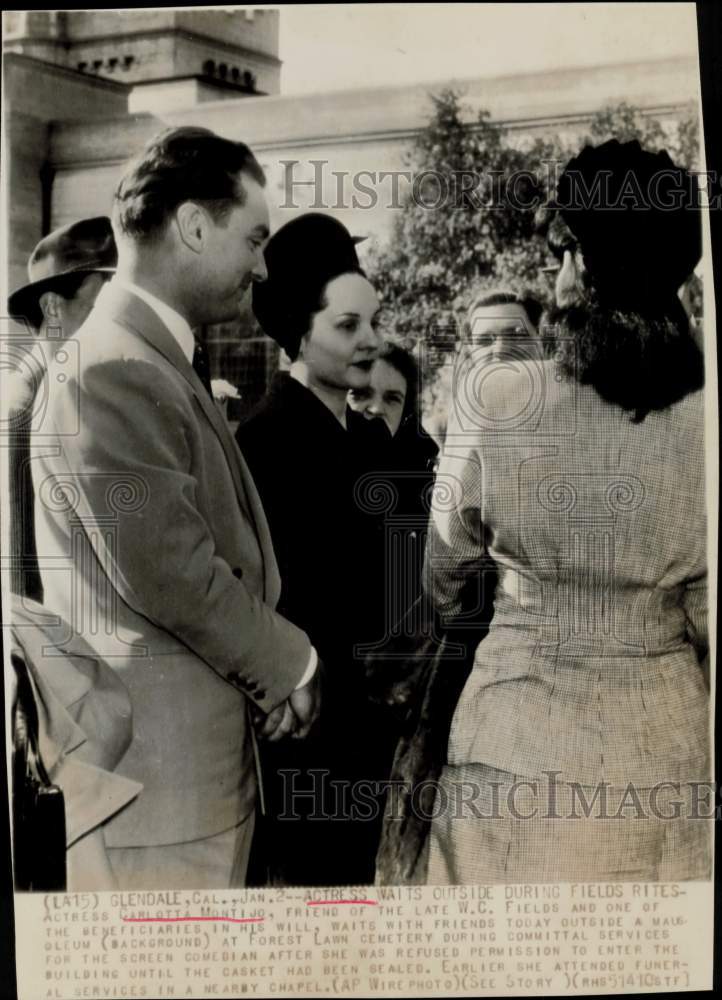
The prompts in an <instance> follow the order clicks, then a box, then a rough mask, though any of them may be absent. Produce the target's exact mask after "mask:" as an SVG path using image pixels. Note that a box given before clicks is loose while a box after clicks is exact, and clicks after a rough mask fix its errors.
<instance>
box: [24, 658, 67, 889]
mask: <svg viewBox="0 0 722 1000" xmlns="http://www.w3.org/2000/svg"><path fill="white" fill-rule="evenodd" d="M11 661H12V666H13V669H14V671H15V676H16V678H17V697H16V701H15V705H14V708H13V715H12V727H13V754H12V771H13V794H12V810H13V868H14V876H15V888H16V890H17V891H19V892H27V891H36V892H63V891H64V890H65V888H66V863H65V801H64V799H63V793H62V790H61V789H60V788H58V786H57V785H53V784H52V783H51V781H50V779H49V777H48V774H47V771H46V770H45V767H44V765H43V762H42V760H41V758H40V753H39V751H38V712H37V706H36V704H35V697H34V694H33V688H32V685H31V683H30V679H29V677H28V673H27V667H26V664H25V662H24V660H23V658H22V656H19V655H17V654H16V653H13V654H12V656H11Z"/></svg>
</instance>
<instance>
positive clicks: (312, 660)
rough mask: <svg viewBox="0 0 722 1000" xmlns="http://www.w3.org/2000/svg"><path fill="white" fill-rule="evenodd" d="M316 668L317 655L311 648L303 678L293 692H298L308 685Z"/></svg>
mask: <svg viewBox="0 0 722 1000" xmlns="http://www.w3.org/2000/svg"><path fill="white" fill-rule="evenodd" d="M317 666H318V653H317V652H316V650H315V649H314V648H313V646H311V655H310V656H309V658H308V666H307V667H306V670H305V672H304V675H303V677H302V678H301V680H300V681H299V682H298V684H297V685H296V687H295V688H294V690H295V691H298V689H299V688H302V687H305V686H306V685H307V684H308V682H309V681H310V680H311V678H312V677H313V675H314V674H315V673H316V667H317Z"/></svg>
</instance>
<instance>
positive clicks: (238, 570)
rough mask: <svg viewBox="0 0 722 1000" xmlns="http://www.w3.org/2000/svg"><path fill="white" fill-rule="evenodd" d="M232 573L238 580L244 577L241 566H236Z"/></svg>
mask: <svg viewBox="0 0 722 1000" xmlns="http://www.w3.org/2000/svg"><path fill="white" fill-rule="evenodd" d="M232 573H233V575H234V576H235V578H236V580H240V579H241V577H242V576H243V570H242V569H241V567H240V566H236V568H235V569H234V570H232Z"/></svg>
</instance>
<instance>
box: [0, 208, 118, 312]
mask: <svg viewBox="0 0 722 1000" xmlns="http://www.w3.org/2000/svg"><path fill="white" fill-rule="evenodd" d="M117 263H118V250H117V248H116V246H115V239H114V238H113V229H112V226H111V224H110V219H109V218H108V217H107V216H105V215H100V216H96V217H95V218H92V219H82V220H81V221H80V222H73V223H71V224H70V225H69V226H61V227H60V228H59V229H55V230H53V232H52V233H49V234H48V235H47V236H44V237H43V238H42V240H40V242H39V243H38V245H37V246H36V247H35V249H34V250H33V252H32V254H31V256H30V260H29V261H28V278H29V279H30V280H29V283H28V284H27V285H23V286H22V288H18V289H17V291H15V292H13V293H12V295H11V296H10V297H9V299H8V312H9V313H10V315H11V316H13V317H15V318H17V319H21V318H25V319H27V320H28V321H29V322H30V323H31V324H32V325H33V326H34V327H36V328H38V327H40V325H41V324H42V321H43V313H42V310H41V308H40V305H39V302H40V296H41V295H42V294H43V293H44V292H48V291H56V290H57V291H60V292H62V288H63V283H64V281H66V280H67V279H68V278H69V277H70V276H76V275H78V276H79V275H82V274H93V273H94V272H101V273H110V274H112V273H114V272H115V269H116V266H117Z"/></svg>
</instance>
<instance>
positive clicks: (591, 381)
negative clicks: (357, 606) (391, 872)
mask: <svg viewBox="0 0 722 1000" xmlns="http://www.w3.org/2000/svg"><path fill="white" fill-rule="evenodd" d="M548 221H549V220H548ZM547 238H548V242H549V245H550V247H551V249H552V250H553V251H554V253H555V255H556V256H557V258H558V260H559V261H560V264H561V267H560V270H559V275H558V279H557V283H556V310H555V311H554V313H553V314H552V317H551V318H552V322H553V323H555V325H556V335H557V354H556V358H555V359H553V360H552V359H550V360H541V359H538V360H536V359H532V358H530V359H529V360H528V361H526V362H524V363H523V364H519V365H517V370H512V369H509V368H508V366H506V367H500V368H499V370H498V372H497V373H496V374H495V375H494V377H493V378H492V377H491V376H490V377H489V378H487V379H486V380H484V381H483V383H482V382H481V381H480V380H479V379H478V377H477V376H478V372H476V373H475V372H473V371H470V373H469V377H468V379H467V381H466V382H465V384H463V385H459V384H457V385H456V387H455V389H456V393H457V399H458V396H459V394H461V393H464V400H463V401H464V404H465V405H464V407H463V412H462V408H461V407H459V409H458V412H457V413H456V415H455V416H454V418H453V419H452V420H450V422H449V429H448V432H447V449H446V453H445V454H444V457H443V458H442V461H441V464H440V467H439V472H438V474H437V484H438V483H440V484H441V489H440V502H439V504H438V505H437V507H436V509H435V510H434V512H433V517H432V528H431V532H430V542H431V544H430V547H429V550H428V552H429V567H430V570H431V580H430V583H431V590H432V593H433V597H434V600H435V604H436V607H437V610H438V611H439V613H440V614H444V615H453V614H454V612H455V611H458V608H459V604H460V599H459V595H460V589H461V586H462V584H463V582H464V580H465V578H467V576H468V574H469V572H470V571H471V568H472V567H473V565H474V562H475V559H476V558H477V557H478V556H479V555H480V554H481V553H484V552H488V553H489V554H490V556H491V557H492V559H493V560H494V562H495V563H496V566H497V569H498V584H497V587H496V595H495V604H494V618H493V620H492V622H491V627H490V630H489V633H488V635H487V636H486V637H485V638H484V639H483V640H482V641H481V642H480V643H479V645H478V647H477V649H476V654H475V658H474V666H473V669H472V671H471V674H470V676H469V678H468V680H467V682H466V684H465V686H464V689H463V692H462V694H461V697H460V699H459V702H458V705H457V707H456V712H455V714H454V719H453V723H452V726H451V733H450V738H449V743H448V758H447V759H448V764H447V766H446V767H445V768H444V771H443V773H442V778H441V782H440V784H439V787H438V789H437V801H436V807H435V811H434V818H433V820H432V825H431V837H430V852H429V865H428V872H427V880H428V882H429V883H431V884H440V883H489V882H500V883H509V882H557V881H570V882H579V881H593V882H603V881H604V882H606V881H610V882H621V881H667V880H669V881H680V880H682V879H695V880H696V879H705V878H708V877H709V873H710V830H709V826H708V824H707V823H705V822H704V820H703V817H704V814H705V812H706V811H707V810H706V809H705V808H704V807H702V808H700V790H701V789H702V788H704V789H705V791H704V793H703V795H702V797H703V798H704V797H705V796H708V795H709V794H710V791H711V788H710V786H709V785H708V784H707V783H708V782H709V778H710V762H709V696H708V689H707V685H706V682H705V672H706V668H707V663H708V632H707V532H706V520H705V510H706V497H705V461H704V460H705V446H704V413H705V401H704V396H703V392H702V386H703V380H704V364H703V358H702V355H701V352H700V350H699V348H698V347H697V345H696V344H695V343H694V340H693V338H692V336H691V334H690V330H689V323H688V320H687V316H686V314H685V312H684V310H683V308H682V306H681V304H680V301H679V298H678V289H679V287H680V286H681V285H682V283H683V282H684V281H685V279H686V278H687V277H688V276H689V274H690V273H691V272H692V270H693V268H694V266H695V264H696V263H697V261H698V260H699V257H700V253H701V226H700V218H699V208H698V203H697V199H696V197H695V190H694V178H692V177H691V176H690V175H689V174H687V173H686V172H685V171H683V170H680V169H679V168H677V167H675V165H674V164H673V163H672V161H671V160H670V158H669V156H668V155H667V154H666V153H656V154H655V153H649V152H646V151H644V150H642V149H641V148H640V146H639V143H637V142H629V143H619V142H617V141H615V140H612V141H610V142H607V143H604V144H602V145H601V146H598V147H586V148H585V149H584V150H583V151H582V152H581V154H580V155H579V156H578V157H575V158H574V159H573V160H572V161H570V163H569V164H568V165H567V167H566V169H565V171H564V173H563V174H562V176H561V178H560V181H559V185H558V188H557V199H556V205H555V206H554V210H553V216H552V218H551V220H550V221H549V229H548V236H547ZM462 418H463V419H462ZM464 421H465V422H464ZM449 445H451V446H452V447H450V446H449ZM444 491H445V492H446V496H445V497H444V496H443V495H442V494H443V493H444Z"/></svg>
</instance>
